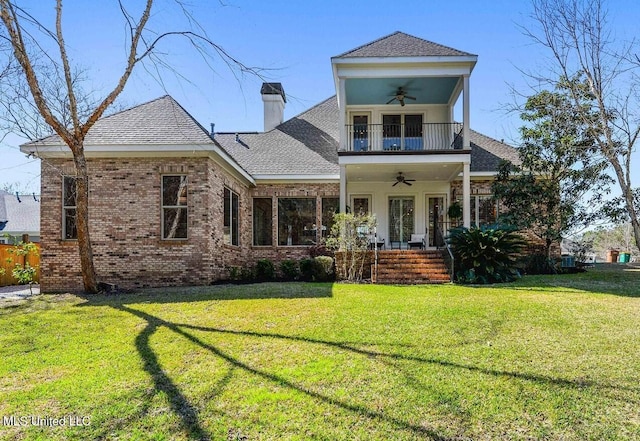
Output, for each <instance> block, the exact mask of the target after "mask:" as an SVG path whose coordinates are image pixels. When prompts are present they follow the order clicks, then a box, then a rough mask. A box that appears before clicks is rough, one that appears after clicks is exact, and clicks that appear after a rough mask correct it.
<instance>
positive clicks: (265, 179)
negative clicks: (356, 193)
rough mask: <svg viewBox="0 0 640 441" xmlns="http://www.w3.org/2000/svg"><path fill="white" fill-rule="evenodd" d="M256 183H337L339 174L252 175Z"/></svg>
mask: <svg viewBox="0 0 640 441" xmlns="http://www.w3.org/2000/svg"><path fill="white" fill-rule="evenodd" d="M253 178H254V179H255V181H256V183H257V184H273V183H276V182H285V183H287V182H288V183H291V182H306V183H327V184H330V183H338V182H340V174H335V175H334V174H318V175H297V174H290V175H267V174H256V175H253Z"/></svg>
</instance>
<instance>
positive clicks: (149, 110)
mask: <svg viewBox="0 0 640 441" xmlns="http://www.w3.org/2000/svg"><path fill="white" fill-rule="evenodd" d="M61 143H62V139H61V138H60V137H59V136H58V135H52V136H48V137H46V138H43V139H40V140H37V141H33V142H30V143H27V144H25V146H38V145H60V144H61ZM150 144H151V145H154V144H155V145H192V144H213V141H212V140H211V137H210V136H209V133H208V132H207V131H206V130H205V129H204V128H203V127H202V126H201V125H200V124H198V122H197V121H196V120H195V119H194V118H193V117H192V116H191V115H190V114H189V112H187V111H186V110H185V109H184V108H183V107H182V106H181V105H180V104H178V102H177V101H175V100H174V99H173V98H172V97H170V96H169V95H165V96H163V97H160V98H157V99H155V100H153V101H149V102H147V103H144V104H140V105H138V106H135V107H132V108H130V109H127V110H123V111H121V112H118V113H114V114H113V115H109V116H105V117H103V118H101V119H99V120H98V121H97V122H96V123H95V125H94V126H93V127H92V128H91V129H90V130H89V132H88V133H87V137H86V139H85V145H150Z"/></svg>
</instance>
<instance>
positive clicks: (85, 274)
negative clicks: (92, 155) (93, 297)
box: [72, 141, 98, 293]
mask: <svg viewBox="0 0 640 441" xmlns="http://www.w3.org/2000/svg"><path fill="white" fill-rule="evenodd" d="M75 144H76V145H74V148H73V149H72V150H73V163H74V165H75V168H76V226H77V229H78V251H79V253H80V267H81V270H82V283H83V285H84V290H85V292H87V293H97V292H98V283H97V280H96V271H95V267H94V265H93V249H92V246H91V238H90V236H89V173H88V169H87V161H86V159H85V156H84V145H83V142H82V141H79V142H76V143H75Z"/></svg>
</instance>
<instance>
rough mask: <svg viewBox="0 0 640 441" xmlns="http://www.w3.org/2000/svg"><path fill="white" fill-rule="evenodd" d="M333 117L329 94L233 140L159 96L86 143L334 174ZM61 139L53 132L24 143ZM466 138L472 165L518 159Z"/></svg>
mask: <svg viewBox="0 0 640 441" xmlns="http://www.w3.org/2000/svg"><path fill="white" fill-rule="evenodd" d="M338 120H339V118H338V104H337V100H336V97H335V96H334V97H331V98H329V99H327V100H325V101H323V102H321V103H320V104H318V105H316V106H314V107H312V108H311V109H309V110H307V111H306V112H303V113H301V114H300V115H298V116H296V117H293V118H291V119H289V120H287V121H285V122H284V123H282V124H280V125H279V126H278V127H276V128H275V129H273V130H271V131H269V132H266V133H242V134H239V141H238V142H236V136H235V133H227V134H221V133H218V134H216V136H215V141H214V140H213V139H212V138H211V137H210V136H209V134H208V132H207V131H206V130H205V129H204V128H203V127H202V126H201V125H199V124H198V123H197V122H196V121H195V120H194V119H193V117H192V116H191V115H190V114H189V113H188V112H187V111H186V110H185V109H184V108H182V106H180V104H178V103H177V102H176V101H175V100H174V99H173V98H171V97H170V96H164V97H161V98H158V99H156V100H153V101H150V102H148V103H145V104H141V105H139V106H136V107H133V108H131V109H128V110H124V111H122V112H119V113H116V114H114V115H110V116H107V117H105V118H102V119H100V120H99V121H98V122H97V123H96V124H95V125H94V127H93V128H92V129H91V130H90V131H89V133H88V135H87V141H86V145H185V144H186V145H190V144H200V145H202V144H208V145H214V144H217V145H218V146H219V147H221V148H222V149H223V150H225V151H226V152H227V153H228V154H229V155H230V156H231V157H232V158H233V160H234V161H236V162H237V163H238V165H239V166H240V167H242V168H243V169H244V170H246V171H247V172H248V173H249V174H251V175H272V176H278V175H303V176H304V175H337V174H339V167H338V145H339V141H338V140H339V128H338ZM61 142H62V141H61V139H60V138H59V137H58V136H57V135H54V136H50V137H47V138H44V139H42V140H39V141H34V142H32V143H29V144H27V145H59V144H61ZM471 143H472V144H471V147H472V151H471V171H489V172H490V171H495V170H497V167H498V163H499V162H500V160H501V159H503V158H504V159H509V160H511V161H512V162H516V163H517V161H518V155H517V151H516V150H515V149H514V148H513V147H511V146H508V145H507V144H504V143H501V142H499V141H497V140H495V139H492V138H489V137H487V136H484V135H482V134H480V133H478V132H475V131H471ZM13 198H14V199H15V196H14V197H13ZM0 205H1V204H0ZM1 214H3V213H2V208H1V207H0V215H1Z"/></svg>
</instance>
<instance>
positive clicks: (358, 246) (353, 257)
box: [300, 213, 377, 282]
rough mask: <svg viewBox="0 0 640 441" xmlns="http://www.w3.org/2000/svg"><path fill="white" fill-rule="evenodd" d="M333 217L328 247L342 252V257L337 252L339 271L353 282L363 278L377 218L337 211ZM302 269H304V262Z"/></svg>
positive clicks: (327, 242)
mask: <svg viewBox="0 0 640 441" xmlns="http://www.w3.org/2000/svg"><path fill="white" fill-rule="evenodd" d="M333 219H334V223H333V227H331V232H330V234H329V237H327V241H326V244H327V248H329V249H331V250H334V251H335V252H337V253H338V252H339V253H342V256H341V258H338V254H336V269H337V272H338V273H339V274H340V276H341V277H344V278H345V279H346V280H349V281H352V282H353V281H359V280H362V274H363V271H364V264H365V261H366V259H367V251H368V249H369V240H370V234H371V233H372V232H373V231H374V229H375V227H376V225H377V221H376V218H375V217H374V216H370V215H357V214H353V213H336V214H335V215H334V216H333ZM300 269H301V270H302V262H301V263H300ZM302 272H303V273H304V271H302Z"/></svg>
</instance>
